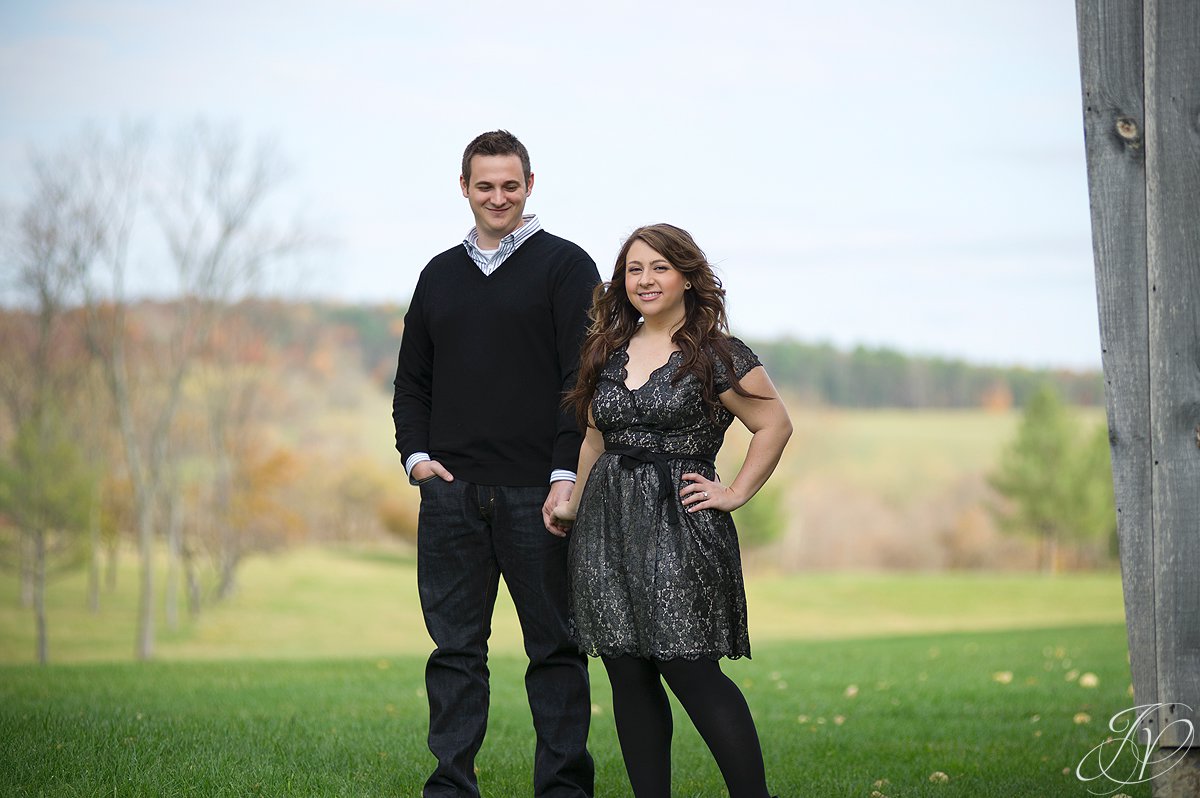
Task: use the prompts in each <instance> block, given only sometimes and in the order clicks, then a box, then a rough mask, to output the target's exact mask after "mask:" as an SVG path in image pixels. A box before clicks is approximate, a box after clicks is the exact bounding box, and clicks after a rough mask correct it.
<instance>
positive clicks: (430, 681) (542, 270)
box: [392, 131, 600, 798]
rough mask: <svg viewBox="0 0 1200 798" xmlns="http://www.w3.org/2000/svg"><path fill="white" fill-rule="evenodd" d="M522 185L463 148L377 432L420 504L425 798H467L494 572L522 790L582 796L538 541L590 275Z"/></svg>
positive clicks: (561, 566)
mask: <svg viewBox="0 0 1200 798" xmlns="http://www.w3.org/2000/svg"><path fill="white" fill-rule="evenodd" d="M533 177H534V176H533V173H532V172H531V171H530V166H529V153H528V152H527V151H526V149H525V147H524V145H522V144H521V142H520V141H518V140H517V138H516V137H515V136H513V135H512V134H511V133H508V132H507V131H494V132H491V133H484V134H483V135H481V136H479V137H478V138H476V139H475V140H474V141H472V142H471V143H470V144H469V145H468V146H467V149H466V151H465V152H464V153H463V161H462V176H461V178H460V179H459V180H460V183H461V186H462V192H463V196H464V197H466V199H467V201H468V202H469V204H470V206H471V213H472V215H473V216H474V217H475V227H474V228H473V229H472V230H471V231H470V232H469V233H468V234H467V238H466V240H465V241H463V243H462V244H460V245H457V246H455V247H453V248H452V249H449V250H447V251H446V252H443V253H442V254H440V255H438V256H437V257H435V258H434V259H433V260H431V261H430V262H429V264H428V265H427V266H426V267H425V269H424V270H423V271H422V272H421V276H420V278H419V279H418V280H417V287H416V290H415V291H414V292H413V297H412V303H411V304H410V305H409V308H408V313H407V314H406V315H405V317H404V337H403V339H402V341H401V344H400V356H399V363H398V365H397V369H396V382H395V386H396V391H395V396H394V399H393V403H392V418H393V420H394V421H395V423H396V448H397V449H399V451H400V455H401V457H402V458H403V460H404V466H405V469H406V470H407V471H408V474H409V481H410V482H413V483H414V484H417V485H419V486H420V490H421V511H420V517H419V520H418V526H417V585H418V591H419V592H420V595H421V609H422V611H423V613H424V615H425V625H426V628H427V629H428V630H429V634H430V637H432V638H433V641H434V644H435V645H436V646H437V648H436V649H435V650H434V652H433V653H432V654H431V655H430V657H429V662H428V665H427V666H426V670H425V684H426V691H427V693H428V697H429V748H430V750H431V751H432V752H433V754H434V756H436V757H437V760H438V763H437V768H436V769H435V770H434V772H433V775H431V776H430V777H429V780H428V781H427V782H426V783H425V789H424V792H423V796H424V798H443V796H478V795H479V787H478V784H477V782H476V778H475V773H474V763H475V754H476V753H477V752H478V750H479V747H480V745H481V744H482V743H483V737H484V733H485V731H486V727H487V713H488V694H489V688H488V668H487V641H488V636H489V634H490V632H491V618H492V608H493V606H494V604H495V599H496V589H497V587H498V584H499V577H500V576H501V575H503V576H504V582H505V584H506V585H507V586H508V590H509V593H510V594H511V595H512V598H513V603H514V604H515V605H516V608H517V615H518V617H519V619H520V622H521V630H522V633H523V635H524V638H525V651H526V653H527V654H528V656H529V668H528V670H527V671H526V674H525V687H526V691H527V692H528V694H529V707H530V710H532V713H533V725H534V729H535V731H536V733H537V749H536V758H535V765H534V779H533V782H534V794H535V795H537V796H545V797H546V798H568V797H570V798H579V797H580V796H590V795H591V794H592V784H593V766H592V759H591V756H590V755H589V754H588V752H587V747H586V742H587V733H588V723H589V720H590V715H591V703H590V698H589V690H588V675H587V664H586V661H585V659H584V657H583V656H582V655H581V654H580V653H579V651H578V649H577V647H576V646H575V645H574V644H572V642H571V641H570V639H569V636H568V631H567V560H566V554H567V549H566V545H567V544H566V540H565V539H564V538H563V537H556V536H555V535H552V534H551V533H550V532H549V531H548V529H549V518H550V512H551V511H552V510H553V508H554V507H555V506H556V505H557V504H558V502H560V501H563V500H565V499H568V498H569V497H570V495H571V490H572V488H573V486H574V479H575V474H574V469H575V467H576V464H577V462H578V457H579V445H580V442H581V433H580V430H579V429H578V428H577V427H576V426H575V422H574V420H573V419H572V417H571V415H570V414H569V413H567V412H565V411H564V410H563V409H562V408H561V406H560V402H561V399H562V394H563V391H564V390H566V389H567V388H568V387H569V386H570V385H571V384H572V383H573V381H574V379H575V373H576V370H577V369H578V361H579V346H580V343H581V341H582V338H583V334H584V331H585V327H586V324H587V309H588V308H589V306H590V304H591V293H592V289H593V288H594V287H595V285H596V284H597V283H598V282H599V281H600V275H599V273H598V272H597V270H596V264H595V263H594V262H593V261H592V259H591V258H589V257H588V255H587V253H585V252H584V251H583V250H582V249H580V248H579V247H578V246H576V245H575V244H572V243H571V242H570V241H566V240H564V239H561V238H558V237H557V236H553V235H551V234H550V233H548V232H546V231H545V230H542V229H541V225H540V223H539V221H538V218H537V216H534V215H524V209H525V201H526V199H527V198H528V197H529V195H530V193H531V192H532V191H533ZM547 486H549V487H548V488H547ZM556 534H557V533H556Z"/></svg>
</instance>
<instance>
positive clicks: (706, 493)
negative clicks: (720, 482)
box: [701, 491, 708, 499]
mask: <svg viewBox="0 0 1200 798" xmlns="http://www.w3.org/2000/svg"><path fill="white" fill-rule="evenodd" d="M701 495H702V496H704V498H706V499H707V498H708V491H704V493H703V494H701Z"/></svg>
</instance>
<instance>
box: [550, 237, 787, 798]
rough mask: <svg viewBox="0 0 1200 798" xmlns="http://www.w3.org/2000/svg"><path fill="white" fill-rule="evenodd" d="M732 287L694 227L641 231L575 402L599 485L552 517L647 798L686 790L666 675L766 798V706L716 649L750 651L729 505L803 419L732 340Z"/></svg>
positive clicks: (738, 784) (609, 300)
mask: <svg viewBox="0 0 1200 798" xmlns="http://www.w3.org/2000/svg"><path fill="white" fill-rule="evenodd" d="M724 297H725V291H724V289H722V288H721V281H720V280H719V279H718V278H717V277H716V275H714V274H713V271H712V267H711V266H710V265H709V263H708V262H707V261H706V260H705V257H704V253H703V252H701V251H700V248H699V247H697V246H696V243H695V242H694V241H693V240H692V237H691V236H690V235H689V234H688V233H687V232H686V231H684V230H681V229H679V228H678V227H674V226H672V225H668V224H657V225H650V226H648V227H642V228H640V229H638V230H636V231H634V233H633V234H632V235H631V236H630V237H629V239H628V240H627V241H626V242H625V244H624V245H623V246H622V247H621V251H620V254H618V256H617V262H616V268H615V269H614V272H613V278H612V281H611V282H609V283H607V284H605V285H602V286H600V287H599V288H597V290H596V294H595V296H594V298H593V306H592V326H591V328H590V330H589V332H588V337H587V340H586V341H585V343H584V347H583V354H582V358H581V362H580V371H579V378H578V381H577V384H576V387H575V389H574V390H573V391H572V392H571V393H570V394H569V395H568V396H567V399H566V402H567V404H568V406H570V407H572V408H573V409H574V410H575V412H576V414H577V417H578V418H579V421H580V425H581V426H583V425H584V424H585V423H586V427H587V434H586V436H585V438H584V442H583V446H582V447H581V449H580V453H579V471H578V478H579V480H580V482H579V484H581V485H584V488H583V489H582V490H576V491H574V492H573V494H572V496H571V500H570V501H569V502H564V503H562V504H560V505H558V507H557V508H555V510H554V514H553V516H554V517H553V520H552V526H554V527H556V531H557V532H558V533H565V532H566V531H567V530H568V529H572V527H573V529H572V532H571V543H570V554H569V559H570V569H571V619H572V625H573V630H574V633H575V636H576V640H577V641H578V643H579V645H580V648H581V649H582V650H583V651H585V652H586V653H588V654H590V655H592V656H599V657H601V658H602V659H603V661H604V666H605V668H606V669H607V671H608V675H609V680H610V682H611V683H612V689H613V713H614V715H615V718H616V725H617V736H618V738H619V739H620V742H621V752H622V755H623V756H624V759H625V767H626V770H627V771H628V773H629V780H630V783H631V785H632V787H633V792H634V795H635V796H637V798H667V796H669V795H670V794H671V761H670V754H671V709H670V704H669V702H668V700H667V695H666V693H665V691H664V690H663V685H662V679H666V683H667V686H668V687H670V688H671V691H672V692H673V693H674V694H675V696H676V697H677V698H678V699H679V701H680V703H681V704H682V705H683V707H684V709H685V710H686V711H687V713H688V716H689V717H690V718H691V719H692V722H693V723H695V725H696V728H697V730H698V731H699V732H700V734H701V736H702V737H703V738H704V740H705V742H706V743H707V744H708V747H709V749H710V750H711V751H712V753H713V756H714V757H715V759H716V761H717V765H718V766H719V767H720V769H721V774H722V775H723V776H724V778H725V783H726V786H727V787H728V789H729V794H730V796H731V798H765V796H767V788H766V779H765V776H764V771H763V760H762V751H761V748H760V747H759V742H758V734H757V732H756V730H755V728H754V720H753V718H751V716H750V711H749V708H748V707H747V706H746V700H745V698H744V697H743V696H742V694H741V691H739V690H738V688H737V686H736V685H735V684H734V683H733V682H732V681H730V680H729V678H728V677H726V676H725V675H724V674H723V673H722V672H721V667H720V664H719V658H720V657H743V656H746V657H748V656H750V641H749V637H748V635H747V631H746V598H745V591H744V589H743V586H742V571H741V560H740V554H739V551H738V543H737V532H736V530H735V529H734V526H733V520H732V517H731V516H730V511H732V510H735V509H737V508H738V507H741V506H742V505H743V504H745V503H746V502H747V501H748V500H749V499H750V497H751V496H753V495H754V494H755V492H756V491H758V489H759V488H761V487H762V486H763V483H765V482H766V481H767V478H768V477H769V476H770V474H771V472H772V471H773V470H774V468H775V465H776V464H777V463H778V462H779V456H780V454H781V453H782V452H783V447H784V445H785V444H786V442H787V439H788V437H789V436H790V435H791V431H792V426H791V422H790V421H789V419H788V415H787V410H786V409H785V408H784V406H783V403H782V402H781V401H780V399H779V395H778V393H777V392H776V390H775V387H774V386H773V385H772V384H771V380H770V379H769V378H768V377H767V374H766V372H765V371H764V370H763V368H762V366H761V364H760V363H759V361H758V358H757V357H755V355H754V353H753V352H751V351H750V349H749V348H748V347H747V346H746V345H745V344H743V343H742V342H741V341H739V340H738V339H736V338H732V337H729V336H728V334H727V332H726V330H727V328H728V324H727V321H726V316H725V300H724ZM639 319H640V320H641V321H639ZM735 416H736V417H737V418H739V419H741V421H742V422H743V423H744V424H745V425H746V427H747V428H748V429H749V430H750V431H751V432H752V433H753V438H752V440H751V442H750V447H749V449H748V451H747V452H746V458H745V462H744V464H743V465H742V468H741V470H740V471H739V472H738V475H737V477H736V478H735V479H734V480H733V482H732V483H730V484H728V485H726V484H723V483H722V482H721V480H720V479H719V478H718V477H717V475H716V472H715V468H714V464H713V458H714V457H715V456H716V453H717V450H718V449H719V448H720V446H721V442H722V440H723V439H724V435H725V430H726V429H727V428H728V427H729V425H730V423H731V422H732V421H733V418H734V417H735ZM680 486H682V487H680ZM577 515H578V520H576V516H577ZM660 677H661V678H660Z"/></svg>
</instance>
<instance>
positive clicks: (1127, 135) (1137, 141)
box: [1117, 116, 1142, 147]
mask: <svg viewBox="0 0 1200 798" xmlns="http://www.w3.org/2000/svg"><path fill="white" fill-rule="evenodd" d="M1117 135H1118V136H1120V137H1121V138H1122V139H1123V140H1124V141H1125V143H1127V144H1129V145H1131V146H1134V147H1137V146H1140V145H1141V143H1142V131H1141V128H1139V127H1138V123H1137V120H1136V119H1133V118H1132V117H1128V116H1118V117H1117Z"/></svg>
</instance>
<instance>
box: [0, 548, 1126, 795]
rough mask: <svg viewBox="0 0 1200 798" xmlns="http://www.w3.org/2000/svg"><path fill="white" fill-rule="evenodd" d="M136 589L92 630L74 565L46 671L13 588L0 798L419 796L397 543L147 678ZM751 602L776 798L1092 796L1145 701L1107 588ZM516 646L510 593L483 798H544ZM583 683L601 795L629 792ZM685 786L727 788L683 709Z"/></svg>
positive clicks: (807, 586) (122, 594) (986, 584)
mask: <svg viewBox="0 0 1200 798" xmlns="http://www.w3.org/2000/svg"><path fill="white" fill-rule="evenodd" d="M8 584H9V585H12V582H11V581H10V582H9V583H8ZM134 584H135V579H134V572H133V562H132V558H129V562H128V563H127V564H126V566H125V567H124V568H123V570H122V572H121V575H120V580H119V584H118V590H117V591H116V592H115V593H113V594H107V593H106V594H105V595H104V597H103V604H102V609H101V612H100V613H99V614H96V615H93V614H92V613H90V612H88V611H87V610H86V609H85V600H84V598H85V593H84V582H83V578H82V576H68V577H65V578H64V579H62V580H61V581H57V582H55V583H53V584H52V586H51V592H50V600H51V611H50V626H51V655H52V658H53V660H54V662H55V663H56V664H53V665H51V666H50V667H48V668H39V667H37V666H35V665H32V664H29V663H30V661H31V659H32V653H33V637H32V621H31V619H30V617H29V612H28V610H21V609H19V608H18V607H16V602H15V591H14V593H13V594H11V595H12V597H11V598H10V599H9V600H8V601H6V602H5V605H4V606H3V607H2V608H0V663H3V664H0V795H5V796H7V795H31V796H34V795H46V796H101V795H118V796H142V795H145V796H160V795H162V796H184V795H195V796H216V795H228V796H243V795H298V796H308V795H322V796H324V795H333V796H374V795H417V794H419V789H420V785H421V783H422V781H423V779H424V777H425V775H426V774H427V772H428V769H429V767H430V757H429V754H428V753H427V751H426V749H425V743H424V734H425V719H426V707H425V699H424V695H423V691H422V672H423V662H424V656H425V655H426V653H427V652H428V650H429V642H428V639H427V637H426V635H425V631H424V628H423V626H422V623H421V618H420V612H419V609H418V607H417V604H416V588H415V569H414V566H413V563H412V560H411V557H410V556H409V555H407V554H406V553H405V552H403V551H401V550H396V551H353V550H315V549H314V550H301V551H295V552H292V553H289V554H286V555H282V556H279V557H275V558H270V559H266V558H264V559H259V560H252V561H250V562H249V563H248V564H247V566H246V568H245V570H244V572H243V574H242V588H241V590H240V591H239V592H238V593H237V594H236V596H235V597H234V598H233V599H232V600H230V601H229V602H227V603H225V604H223V605H221V606H218V607H214V608H211V609H209V610H207V611H206V612H205V613H204V614H203V615H202V616H201V617H200V618H199V619H196V620H193V621H188V622H186V623H185V624H184V625H183V627H182V628H181V629H179V630H177V631H174V632H168V631H167V630H165V629H164V630H160V634H159V646H158V660H159V661H156V662H153V663H142V664H137V663H132V662H130V661H129V660H130V659H131V652H132V649H133V626H132V617H133V608H134V598H133V595H132V591H133V588H134ZM748 590H749V599H750V604H751V606H750V613H751V634H752V639H753V641H754V646H755V649H754V651H755V657H754V659H753V660H752V661H738V662H731V663H728V664H727V665H726V671H727V672H728V673H730V675H731V676H732V677H733V678H734V679H735V680H736V681H738V682H739V683H740V684H741V685H742V686H743V688H744V689H745V691H746V694H747V698H748V700H749V702H750V705H751V709H752V710H753V711H754V713H755V717H756V718H757V719H758V722H759V728H760V734H761V736H762V739H763V745H764V749H765V754H766V759H767V767H768V775H769V777H770V783H771V786H772V789H773V790H774V791H775V792H778V793H779V794H780V795H781V796H799V795H807V796H862V797H863V798H868V797H869V796H871V794H872V792H873V791H877V792H879V793H880V794H882V795H884V796H888V797H889V798H895V797H896V796H997V798H999V796H1004V797H1005V798H1008V797H1009V796H1055V795H1064V796H1086V795H1087V794H1088V793H1087V789H1086V786H1085V785H1083V784H1081V783H1080V782H1078V781H1077V780H1076V779H1075V777H1074V775H1073V771H1074V767H1075V765H1076V764H1077V763H1078V761H1079V760H1080V758H1081V757H1083V755H1084V754H1085V753H1086V752H1087V751H1088V750H1089V749H1091V748H1092V747H1093V746H1095V745H1097V744H1099V743H1100V742H1102V741H1103V740H1104V738H1105V737H1106V736H1107V733H1108V732H1107V729H1106V723H1107V721H1108V718H1109V717H1111V716H1112V715H1113V714H1114V713H1116V712H1118V711H1120V710H1122V709H1125V708H1127V707H1128V706H1129V705H1131V704H1132V697H1131V696H1130V695H1129V667H1128V661H1127V656H1126V650H1127V649H1126V639H1125V631H1124V626H1123V620H1122V619H1123V613H1122V606H1121V590H1120V580H1119V578H1118V577H1117V576H1116V575H1115V574H1089V575H1076V574H1072V575H1063V576H1059V577H1054V578H1045V577H1041V576H1035V575H1004V574H929V575H920V574H907V575H898V574H872V573H859V574H854V573H842V574H798V575H775V574H770V573H756V574H751V575H750V577H749V579H748ZM519 640H520V636H519V631H518V629H517V624H516V619H515V614H514V612H513V610H512V607H511V604H510V603H509V602H508V600H507V597H506V596H502V597H501V601H500V603H499V605H498V607H497V621H496V624H495V630H494V633H493V641H494V646H493V653H494V656H493V661H492V665H493V668H492V670H493V711H492V716H491V721H490V724H489V729H490V731H489V737H488V741H487V743H486V744H485V747H484V750H483V752H482V754H481V756H480V759H479V762H478V765H479V769H480V779H481V782H482V784H483V786H484V790H485V794H486V795H488V796H493V797H494V798H507V796H521V795H529V794H530V786H529V784H530V773H531V772H532V753H533V751H532V747H533V746H532V732H531V726H530V720H529V711H528V708H527V705H526V702H525V696H524V688H523V682H522V673H523V670H524V665H523V663H522V658H521V656H520V643H519ZM592 674H593V683H594V691H593V701H594V704H595V706H594V709H593V713H594V726H593V731H592V736H591V741H592V742H591V746H592V751H593V754H594V756H595V757H596V760H597V767H598V782H597V783H598V790H597V795H598V796H613V797H615V796H625V795H628V794H629V793H628V788H627V786H626V782H625V775H624V770H623V766H622V764H621V761H620V755H619V751H618V747H617V742H616V737H615V731H614V729H613V725H612V716H611V700H610V695H609V687H608V684H607V681H606V678H605V675H604V672H603V668H601V667H598V666H594V667H593V668H592ZM1083 674H1093V675H1094V676H1095V678H1096V685H1095V686H1094V687H1088V686H1085V684H1091V682H1092V679H1091V677H1088V678H1083ZM935 772H941V773H945V774H946V775H947V777H948V779H949V780H948V781H947V782H945V783H934V782H931V781H930V776H931V775H932V774H934V773H935ZM675 785H676V789H675V795H676V796H684V797H686V796H720V795H723V794H724V792H723V787H722V782H721V779H720V775H719V773H718V772H717V770H716V767H715V765H714V764H713V763H712V762H711V761H710V759H709V756H708V754H707V751H706V749H705V748H704V746H703V743H702V742H701V741H700V740H699V738H698V737H697V736H696V734H695V732H694V731H692V729H691V727H690V723H688V722H687V720H686V718H685V717H684V716H683V715H682V714H679V717H678V722H677V724H676V740H675ZM1093 786H1094V785H1093ZM1139 790H1140V791H1139ZM1123 791H1124V792H1125V793H1126V794H1128V795H1131V796H1146V795H1148V791H1147V790H1146V789H1145V787H1144V786H1143V787H1136V788H1125V789H1124V790H1123Z"/></svg>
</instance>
